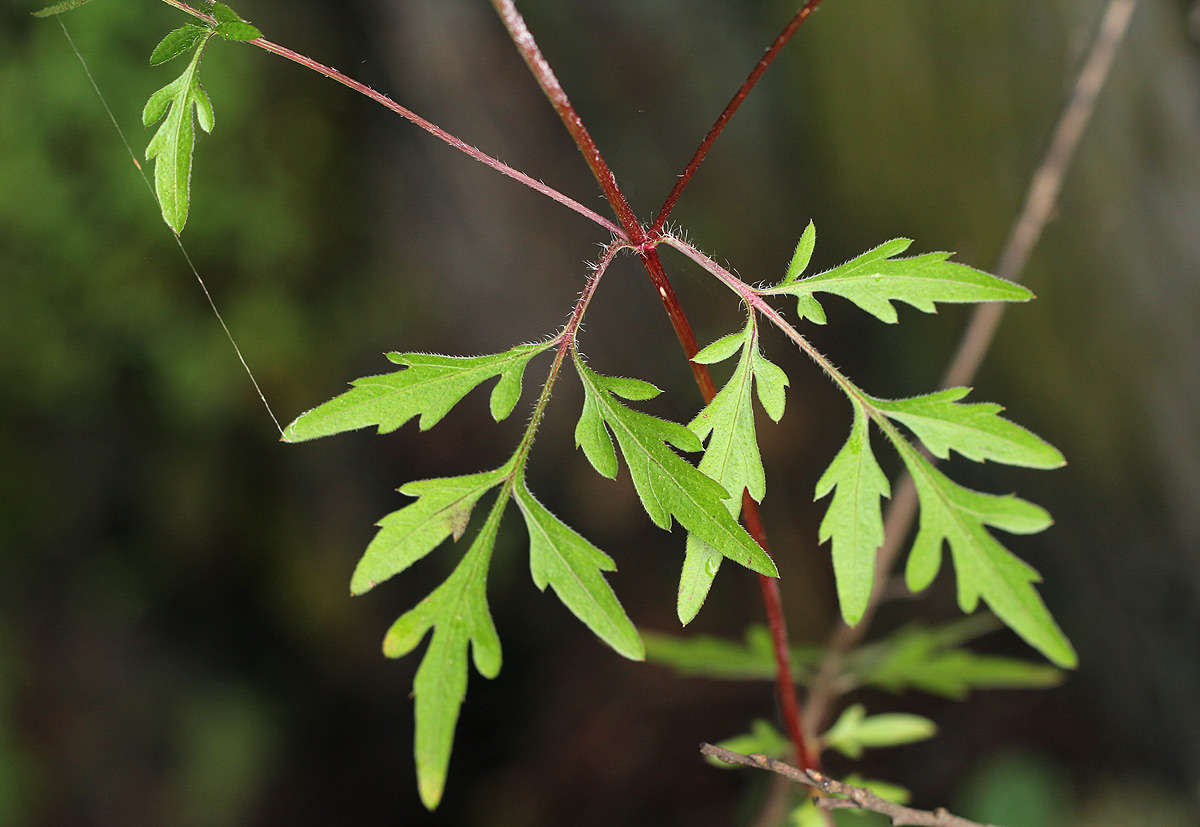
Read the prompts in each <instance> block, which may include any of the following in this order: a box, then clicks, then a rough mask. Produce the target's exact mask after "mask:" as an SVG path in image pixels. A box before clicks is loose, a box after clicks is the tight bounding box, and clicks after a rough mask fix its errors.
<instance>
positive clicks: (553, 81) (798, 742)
mask: <svg viewBox="0 0 1200 827" xmlns="http://www.w3.org/2000/svg"><path fill="white" fill-rule="evenodd" d="M818 1H819V0H818ZM811 5H812V7H813V8H815V7H816V4H815V3H812V4H811ZM492 6H493V7H494V8H495V9H496V12H497V13H498V14H499V15H500V19H501V20H502V21H503V23H504V27H505V29H507V31H508V34H509V36H510V37H511V38H512V41H513V44H514V45H515V46H516V47H517V51H518V52H520V54H521V57H522V58H523V59H524V61H525V64H526V66H528V67H529V71H530V72H531V73H532V74H533V76H534V78H535V79H536V80H537V83H538V86H540V87H541V89H542V91H543V92H544V93H545V95H546V97H547V98H549V100H550V103H551V105H552V106H553V107H554V111H555V112H557V113H558V116H559V118H560V119H561V120H562V122H563V125H564V126H565V127H566V128H567V131H568V132H569V133H570V135H571V138H572V140H574V141H575V146H576V147H578V148H579V151H580V153H581V154H582V155H583V158H584V160H585V161H586V162H587V165H588V168H589V169H591V171H592V174H593V175H594V176H595V177H596V181H597V182H598V183H599V184H600V188H601V190H603V191H604V195H605V197H606V198H607V199H608V203H609V205H610V206H611V207H612V209H613V212H614V213H615V214H616V215H617V218H618V219H619V220H620V222H621V225H622V226H623V227H624V229H625V233H626V237H627V238H628V239H629V240H630V241H631V242H632V243H633V244H635V245H637V252H638V255H639V257H640V258H641V260H642V265H643V266H644V267H645V269H646V273H647V274H648V275H649V276H650V281H651V282H652V283H653V284H654V288H655V290H656V291H657V292H658V295H659V298H660V299H661V300H662V304H663V308H664V309H665V310H666V312H667V316H668V317H669V318H670V320H671V326H672V328H674V330H675V336H676V338H677V339H678V340H679V344H680V347H682V348H683V352H684V355H685V356H686V357H687V358H688V362H689V364H690V365H691V368H692V375H693V376H694V377H695V379H696V384H697V386H698V387H699V388H700V394H701V396H702V397H703V399H704V402H705V403H706V404H707V403H708V402H710V401H712V398H713V397H714V396H716V392H717V391H716V385H715V384H714V383H713V380H712V375H711V374H710V373H709V371H708V366H707V365H701V364H697V363H695V362H692V361H691V358H692V357H693V356H695V355H696V353H697V352H698V351H699V347H698V346H697V344H696V336H695V333H693V331H692V327H691V325H690V324H689V323H688V320H687V315H686V314H685V313H684V311H683V307H682V305H680V303H679V299H678V297H677V296H676V295H675V291H674V289H672V287H671V282H670V280H669V279H668V278H667V274H666V271H665V270H664V269H663V266H662V262H661V261H660V260H659V257H658V251H657V250H656V249H655V246H656V243H657V241H658V233H657V231H655V233H654V234H653V235H648V234H647V233H646V230H645V229H644V228H643V227H642V225H641V224H640V223H639V222H638V220H637V216H636V215H635V214H634V212H633V209H632V208H631V207H630V206H629V202H628V201H627V200H626V198H625V195H624V194H623V193H622V192H621V188H620V186H619V185H618V184H617V179H616V176H615V175H614V174H613V172H612V170H611V169H610V168H609V166H608V164H607V162H606V161H605V160H604V157H603V155H601V153H600V149H599V147H597V146H596V142H595V141H594V140H593V139H592V136H591V134H590V133H589V132H588V131H587V128H586V127H585V126H584V124H583V120H582V119H581V118H580V117H579V113H578V112H576V111H575V108H574V107H573V106H572V105H571V101H570V99H569V98H568V97H567V93H566V91H565V90H564V89H563V87H562V84H561V83H560V82H559V80H558V77H557V76H556V75H555V74H554V70H553V69H552V68H551V67H550V64H549V62H547V60H546V58H545V56H543V55H542V52H541V49H539V48H538V45H537V41H536V40H534V38H533V34H532V33H531V32H530V31H529V27H528V26H526V25H525V20H524V18H523V17H522V16H521V13H520V12H519V11H517V8H516V6H515V5H514V4H513V2H512V0H492ZM809 11H810V13H811V9H810V10H809ZM804 16H805V17H807V13H806V14H805V15H804ZM800 22H803V19H801V21H800ZM796 25H797V26H799V23H797V24H796ZM785 31H786V30H785ZM790 37H791V34H790V33H789V34H788V35H787V38H784V39H783V41H782V42H780V43H779V48H782V47H783V45H784V43H786V42H787V39H788V38H790ZM779 48H776V49H774V52H775V53H777V52H778V50H779ZM771 59H774V54H772V55H771ZM770 62H771V61H770V60H767V62H766V65H764V66H763V68H762V70H761V71H758V75H761V74H762V71H765V70H766V66H769V65H770ZM753 74H754V73H752V75H753ZM757 80H758V77H757V76H753V81H751V82H750V83H749V85H748V86H747V87H746V89H745V93H743V94H742V95H741V98H745V94H746V93H748V92H749V89H750V87H752V86H753V85H754V82H756V81H757ZM740 103H741V100H740V99H739V100H738V105H740ZM736 108H737V106H734V107H733V109H734V110H736ZM732 114H733V111H732V110H731V111H730V112H729V115H730V116H731V115H732ZM728 119H729V117H728V116H726V117H725V118H724V121H728ZM724 121H722V123H721V125H720V127H719V128H717V129H716V132H715V134H712V135H711V137H707V138H706V139H705V140H706V142H707V146H705V148H704V153H707V151H708V147H710V146H711V145H712V142H713V141H714V140H716V136H717V135H719V134H720V132H721V129H723V128H724ZM710 131H711V130H710ZM702 159H703V153H702V154H701V160H702ZM696 165H697V166H698V165H699V161H696ZM694 171H695V170H694V169H693V172H694ZM689 177H690V176H689ZM680 191H682V188H680ZM677 197H678V195H676V198H677ZM660 212H661V211H660ZM667 212H668V213H669V212H670V210H667ZM743 493H744V492H743ZM743 499H744V501H745V503H746V504H745V505H744V506H743V520H744V521H745V522H746V525H747V530H749V527H750V525H751V524H754V525H756V526H757V531H758V533H757V534H753V533H752V534H751V536H753V537H754V539H755V540H756V541H757V542H758V543H759V545H760V546H762V547H763V550H764V551H765V550H766V536H765V534H764V532H763V530H762V523H761V520H760V519H759V514H758V504H757V503H755V502H754V500H753V499H751V498H750V497H747V496H744V498H743ZM759 577H760V580H759V582H760V586H761V589H762V594H763V601H764V605H765V608H766V612H767V619H768V622H769V625H770V628H771V637H772V640H773V642H774V647H775V653H776V663H777V682H778V686H779V695H780V698H779V702H780V709H781V712H782V714H783V716H784V720H785V723H786V725H787V729H788V732H789V734H790V735H791V737H792V743H793V746H794V748H795V751H796V761H797V762H798V763H800V764H801V765H803V766H805V767H815V766H817V763H816V762H817V758H818V756H817V753H816V752H815V751H813V750H811V749H809V747H808V746H807V742H806V741H805V738H804V730H803V727H802V725H801V717H800V712H799V707H798V703H797V700H796V689H795V685H794V683H793V678H792V670H791V664H790V655H789V651H788V637H787V626H786V623H785V620H784V616H783V609H782V603H781V600H780V596H779V586H778V584H777V583H774V582H771V581H770V578H766V577H763V576H762V575H759Z"/></svg>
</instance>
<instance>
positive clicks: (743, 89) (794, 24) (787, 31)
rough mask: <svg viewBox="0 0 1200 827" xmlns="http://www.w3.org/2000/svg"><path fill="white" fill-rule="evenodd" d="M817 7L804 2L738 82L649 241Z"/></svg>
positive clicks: (814, 2) (816, 2) (661, 211)
mask: <svg viewBox="0 0 1200 827" xmlns="http://www.w3.org/2000/svg"><path fill="white" fill-rule="evenodd" d="M819 5H821V0H808V2H807V3H805V4H804V5H803V6H801V7H800V10H799V11H797V12H796V14H795V15H793V16H792V19H791V20H789V21H788V24H787V25H786V26H784V27H783V31H781V32H780V33H779V36H778V37H776V38H775V42H773V43H772V44H771V45H770V46H769V47H768V48H767V51H766V52H764V53H763V56H762V58H760V59H759V61H758V63H756V64H754V69H753V70H751V72H750V74H749V75H747V76H746V79H745V80H744V81H742V85H741V86H740V87H738V90H737V92H735V93H734V95H733V97H732V98H730V100H729V103H728V104H726V105H725V110H724V111H723V112H722V113H721V114H720V115H719V116H718V117H717V119H716V121H714V122H713V125H712V126H711V127H710V128H709V130H708V133H707V134H706V135H705V136H704V140H702V141H701V142H700V146H698V147H696V152H695V154H693V155H692V160H690V161H688V164H687V166H686V167H684V170H683V172H682V173H681V174H680V175H679V178H678V180H676V181H675V186H674V188H673V189H672V190H671V193H670V194H669V195H668V196H667V200H666V201H664V202H663V205H662V207H661V208H660V209H659V211H658V216H657V217H656V218H655V219H654V223H653V224H652V225H651V226H650V231H649V235H650V237H651V238H654V237H656V236H657V235H658V234H659V233H660V232H661V231H662V228H663V225H664V224H666V223H667V218H668V217H669V216H670V215H671V210H673V209H675V203H676V202H677V201H678V200H679V196H680V195H682V194H683V190H684V188H685V187H686V186H687V185H688V182H690V181H691V180H692V176H693V175H695V174H696V170H697V169H699V167H700V164H701V163H702V162H703V161H704V158H705V156H706V155H708V151H709V150H710V149H711V148H712V145H713V142H714V141H716V140H717V136H718V135H720V134H721V132H722V131H723V130H724V129H725V124H727V123H728V122H729V119H730V118H732V117H733V113H734V112H736V111H738V107H740V106H741V105H742V101H744V100H745V99H746V96H747V95H749V94H750V90H751V89H753V88H754V85H755V84H756V83H758V79H759V78H760V77H762V74H763V72H765V71H767V67H768V66H770V65H771V63H772V62H773V61H774V60H775V56H776V55H778V54H779V52H780V50H781V49H783V47H784V46H786V45H787V42H788V41H789V40H791V39H792V35H794V34H795V33H796V30H797V29H799V28H800V26H801V25H802V24H803V23H804V21H805V20H807V19H808V17H809V15H811V14H812V13H813V12H814V11H816V9H817V6H819Z"/></svg>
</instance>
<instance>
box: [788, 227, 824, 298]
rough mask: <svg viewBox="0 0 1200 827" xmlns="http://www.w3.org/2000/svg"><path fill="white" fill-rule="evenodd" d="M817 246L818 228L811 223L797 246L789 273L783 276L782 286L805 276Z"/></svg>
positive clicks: (789, 265)
mask: <svg viewBox="0 0 1200 827" xmlns="http://www.w3.org/2000/svg"><path fill="white" fill-rule="evenodd" d="M816 246H817V228H816V226H814V225H813V223H812V222H811V221H809V222H808V226H807V227H805V228H804V232H803V233H802V234H801V236H800V242H799V243H798V244H797V245H796V252H794V253H793V254H792V260H791V263H789V264H788V268H787V272H786V273H785V274H784V276H783V281H781V282H780V284H790V283H791V282H793V281H796V280H797V279H798V278H800V276H801V275H803V273H804V271H805V270H806V269H807V268H808V263H809V261H811V260H812V254H813V248H814V247H816Z"/></svg>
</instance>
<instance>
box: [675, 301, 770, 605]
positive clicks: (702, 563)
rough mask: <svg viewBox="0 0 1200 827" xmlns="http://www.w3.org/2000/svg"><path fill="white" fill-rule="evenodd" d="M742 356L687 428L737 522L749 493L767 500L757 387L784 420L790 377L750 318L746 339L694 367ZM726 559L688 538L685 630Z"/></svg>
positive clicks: (682, 598) (682, 591) (733, 338)
mask: <svg viewBox="0 0 1200 827" xmlns="http://www.w3.org/2000/svg"><path fill="white" fill-rule="evenodd" d="M739 349H740V350H741V354H742V355H741V359H740V360H739V361H738V365H737V368H736V369H735V370H734V372H733V375H732V376H731V377H730V378H729V381H728V382H726V383H725V386H724V387H722V388H721V390H720V391H718V392H717V395H716V396H714V397H713V399H712V401H711V402H709V403H708V405H707V406H706V407H705V408H704V410H702V411H700V413H699V414H697V415H696V418H695V419H693V420H692V421H691V422H690V423H688V428H689V429H690V430H691V431H692V433H694V434H695V435H696V436H697V437H699V438H700V439H701V440H708V447H707V448H706V449H705V451H704V457H703V458H702V459H701V460H700V464H699V466H698V467H699V469H700V471H701V472H703V473H704V474H706V475H707V476H709V477H711V478H712V479H714V480H716V481H717V482H718V483H720V484H721V487H723V488H724V489H725V490H726V491H727V492H728V493H729V496H728V497H726V499H725V507H726V508H727V509H728V510H729V514H730V516H732V517H733V519H735V520H736V519H737V518H738V515H739V514H740V513H741V510H742V491H743V489H744V490H746V491H748V492H750V496H751V497H753V498H754V500H755V502H762V499H763V497H764V496H765V495H766V484H767V483H766V475H765V474H764V472H763V464H762V457H761V455H760V454H759V451H758V437H757V435H756V433H755V430H754V406H753V404H752V402H751V400H752V397H753V387H754V386H757V388H758V395H759V399H760V401H761V402H762V404H763V407H764V408H765V409H766V411H767V413H768V415H770V417H771V418H772V419H773V420H775V421H776V422H778V421H779V418H780V417H781V416H783V406H784V388H785V387H786V386H787V383H788V379H787V375H786V374H784V372H783V371H782V370H780V369H779V367H778V366H776V365H774V364H773V363H771V362H770V361H768V360H767V359H766V358H765V357H764V356H763V355H762V354H761V353H760V352H759V349H758V329H757V326H756V325H755V323H754V318H753V317H751V318H750V320H749V321H748V322H747V324H746V327H745V328H744V329H743V330H742V332H741V333H735V334H731V335H729V336H724V337H722V338H721V339H718V340H717V341H716V342H713V343H712V344H711V345H709V346H708V347H706V348H704V350H702V351H700V353H698V354H697V355H696V358H693V360H692V361H702V362H706V363H708V364H712V363H714V362H719V361H721V360H723V359H728V358H729V357H730V356H732V355H733V354H734V353H736V352H738V350H739ZM721 556H722V555H721V553H720V552H718V551H717V550H716V549H714V548H713V547H712V546H711V545H709V544H707V543H705V542H704V541H703V540H701V539H700V538H699V537H697V536H695V535H694V534H689V535H688V539H687V546H686V550H685V557H684V563H683V570H682V572H681V574H680V579H679V598H678V601H677V606H676V609H677V612H678V614H679V619H680V621H681V622H682V623H684V624H685V625H686V624H687V623H689V622H691V620H692V618H694V617H695V616H696V613H697V612H699V611H700V607H701V606H702V605H703V604H704V600H705V598H706V597H707V596H708V592H709V589H710V588H711V587H712V582H713V578H714V577H716V574H717V571H718V569H719V567H720V565H721Z"/></svg>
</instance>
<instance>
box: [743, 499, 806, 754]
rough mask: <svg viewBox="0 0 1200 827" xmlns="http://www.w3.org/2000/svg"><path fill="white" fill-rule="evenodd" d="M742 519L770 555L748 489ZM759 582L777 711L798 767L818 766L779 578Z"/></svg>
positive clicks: (765, 578)
mask: <svg viewBox="0 0 1200 827" xmlns="http://www.w3.org/2000/svg"><path fill="white" fill-rule="evenodd" d="M742 520H743V522H745V524H746V531H747V532H749V533H750V536H751V537H753V538H754V540H755V542H757V543H758V544H759V545H760V546H762V549H763V551H765V552H767V553H768V554H770V553H771V550H770V549H769V548H767V535H766V532H765V531H764V530H763V525H762V518H761V517H760V516H759V513H758V503H756V502H755V501H754V498H753V497H751V496H750V492H749V491H742ZM758 585H759V587H760V588H761V589H762V598H763V607H764V608H765V609H766V610H767V625H768V626H769V627H770V629H771V643H772V644H773V648H774V650H775V687H776V690H777V691H778V692H779V712H780V714H781V715H782V716H783V723H784V725H785V726H786V727H787V731H788V735H789V736H790V737H791V739H792V748H793V749H794V750H795V753H796V763H797V764H798V765H799V767H800V768H801V769H813V770H815V769H819V768H820V766H821V758H820V755H819V754H818V753H816V752H815V751H813V750H812V749H810V748H809V745H808V741H807V740H806V739H805V737H804V727H803V726H802V725H801V716H800V704H799V702H798V701H797V700H796V683H795V679H794V678H793V677H792V654H791V650H790V649H789V648H788V631H787V620H786V618H784V615H783V599H782V598H781V596H780V594H779V581H778V580H776V579H775V578H773V577H763V576H762V575H761V574H760V575H759V576H758Z"/></svg>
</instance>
